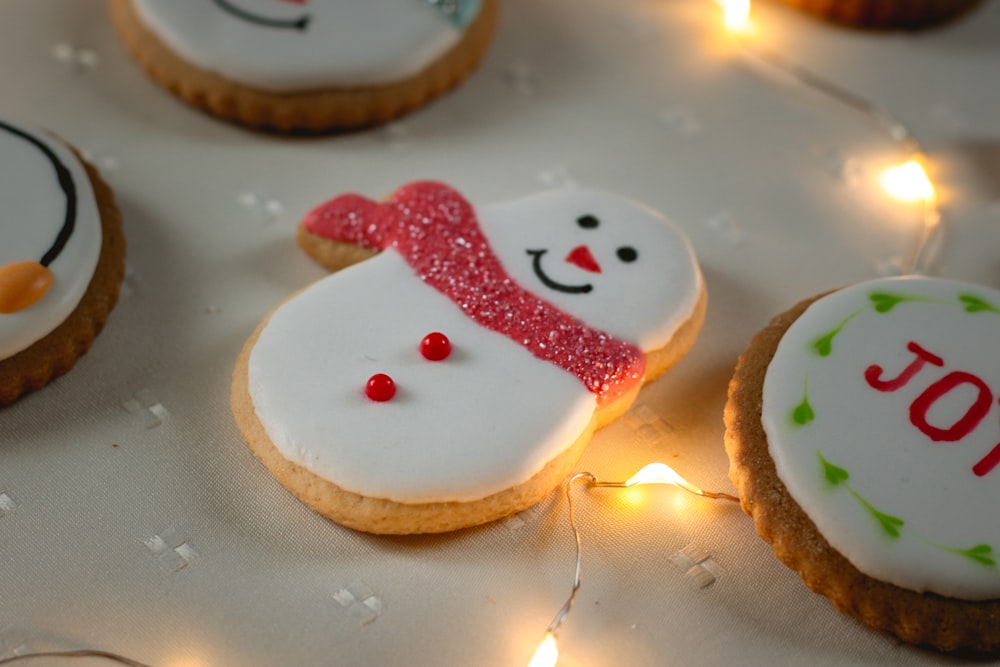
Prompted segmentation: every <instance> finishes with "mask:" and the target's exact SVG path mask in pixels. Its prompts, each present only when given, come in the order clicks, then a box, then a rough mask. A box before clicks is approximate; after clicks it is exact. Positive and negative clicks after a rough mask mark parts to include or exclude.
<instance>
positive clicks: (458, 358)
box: [248, 186, 701, 503]
mask: <svg viewBox="0 0 1000 667" xmlns="http://www.w3.org/2000/svg"><path fill="white" fill-rule="evenodd" d="M417 189H419V187H418V188H417ZM426 190H427V191H430V192H431V198H432V199H433V193H434V192H435V189H434V187H433V186H431V187H429V188H426ZM421 204H423V205H427V206H428V207H430V208H433V203H432V202H428V200H426V199H423V200H421ZM372 206H374V204H372ZM415 206H417V205H416V204H415ZM408 210H412V209H408ZM583 216H592V217H595V218H598V217H599V224H598V225H597V226H596V227H594V226H591V227H589V228H586V229H584V228H581V227H580V226H579V224H578V218H580V217H583ZM475 217H476V219H478V220H479V221H480V223H481V225H482V230H483V232H484V233H485V236H486V237H487V239H488V240H489V242H490V245H491V246H492V247H493V249H494V250H495V251H496V255H497V256H498V257H499V258H500V260H501V261H502V263H503V265H504V267H505V268H506V270H507V271H508V272H509V273H510V274H511V275H512V276H514V277H516V279H517V281H518V282H521V281H522V280H523V281H524V283H523V285H522V286H523V287H526V288H527V289H529V290H530V291H531V292H533V293H535V294H539V295H541V296H543V297H544V298H546V299H548V298H551V299H552V300H553V301H556V302H557V303H558V302H559V300H560V299H561V297H560V296H559V295H561V294H565V296H566V302H567V303H569V304H570V305H569V306H568V307H567V309H566V310H567V312H569V313H570V314H572V315H574V316H577V317H580V318H586V317H590V316H591V315H593V316H594V317H595V318H596V319H599V320H604V319H607V320H608V321H611V320H614V321H615V323H616V324H618V325H619V326H618V328H619V329H620V330H621V332H619V333H618V335H619V336H622V337H624V339H625V340H632V341H638V340H644V341H654V343H655V342H656V341H660V340H661V339H662V336H663V335H664V332H665V331H667V330H669V333H673V330H675V329H676V328H677V327H679V326H680V325H681V324H682V323H683V322H684V321H686V320H687V319H688V318H690V317H691V315H692V313H693V311H694V309H695V307H696V305H697V303H698V298H699V295H700V293H701V275H700V273H699V270H698V267H697V264H696V262H695V260H694V256H693V253H692V252H691V249H690V247H689V245H688V244H687V241H686V240H685V239H684V237H683V235H682V234H681V233H680V232H679V230H677V228H675V227H674V226H673V225H670V224H669V223H667V222H666V221H665V220H663V219H662V218H660V217H659V216H656V215H653V214H651V213H650V212H649V211H647V210H645V209H642V208H638V207H636V206H635V205H634V204H632V203H630V202H627V201H624V200H621V199H618V198H614V197H611V196H609V195H604V194H596V193H589V192H571V193H567V192H559V193H548V194H546V195H544V196H540V197H537V198H531V199H528V200H525V201H524V202H523V206H522V205H520V204H511V205H506V204H505V205H500V206H489V207H484V208H482V209H479V210H477V211H476V214H475ZM383 222H384V220H383ZM456 224H460V223H458V222H456ZM544 229H547V231H543V230H544ZM439 243H440V237H439V236H437V235H434V234H433V232H432V233H431V234H430V235H429V236H428V244H430V245H431V246H437V245H438V244H439ZM464 243H465V240H464V239H463V238H457V239H455V244H456V246H458V247H464V246H463V244H464ZM581 246H586V247H587V248H588V251H587V253H583V252H582V251H579V250H577V249H578V248H580V247H581ZM624 246H632V247H633V248H634V249H635V248H637V249H638V253H639V256H638V258H633V259H632V261H628V262H622V261H621V260H620V259H619V257H618V254H617V253H618V251H619V249H620V248H622V247H624ZM539 248H544V249H546V250H548V251H549V252H548V253H546V254H544V255H543V256H542V259H543V260H544V262H543V266H544V269H545V271H546V274H547V275H550V276H551V278H550V279H552V280H554V281H557V282H558V281H564V283H563V282H559V284H565V285H570V286H572V285H579V284H583V283H588V284H592V285H593V288H592V289H591V290H590V291H588V292H586V293H573V294H569V293H563V292H560V291H559V290H553V289H551V288H550V287H548V286H546V285H545V284H544V283H543V282H541V280H540V278H539V277H538V275H537V274H536V272H535V271H534V269H533V263H534V257H535V255H532V254H530V253H529V252H528V251H529V250H533V249H534V250H537V249H539ZM446 254H447V255H448V257H452V255H451V254H450V253H446ZM583 254H588V255H590V258H589V260H582V259H581V256H582V255H583ZM623 254H624V255H625V256H626V257H629V256H630V255H629V253H623ZM570 255H572V261H569V262H567V261H565V260H566V259H567V257H568V256H570ZM469 259H470V260H471V261H473V262H475V261H477V260H476V257H475V256H473V257H470V258H469ZM674 261H676V262H677V263H678V265H679V267H680V268H679V269H678V270H677V271H676V273H675V271H674V270H673V269H671V268H669V267H668V266H667V265H666V262H674ZM595 263H596V264H597V265H599V266H600V272H597V271H595V270H594V264H595ZM615 263H618V264H621V268H619V267H616V266H614V264H615ZM581 264H582V265H583V266H581ZM463 265H464V262H462V261H460V260H457V259H456V260H451V259H449V261H447V262H444V263H442V264H440V265H436V266H438V267H451V268H454V270H456V271H457V272H458V273H461V274H462V275H460V276H457V277H456V279H457V280H460V281H469V280H474V278H470V277H469V276H470V275H475V272H474V271H473V272H471V273H469V274H465V273H464V269H462V266H463ZM525 267H527V268H525ZM584 267H588V268H584ZM661 273H665V274H666V275H667V276H670V277H671V279H670V280H667V279H661V275H660V274H661ZM637 290H639V291H641V290H649V291H650V292H654V296H653V297H646V296H643V295H641V293H640V292H637ZM632 297H635V298H634V299H633V298H632ZM588 302H591V303H589V305H588ZM515 311H516V308H513V309H511V312H515ZM651 312H652V314H650V313H651ZM618 320H621V321H618ZM588 324H591V323H589V322H588ZM671 327H672V328H671ZM431 332H441V333H443V334H445V335H446V336H447V337H448V339H449V340H450V342H451V345H452V348H453V349H452V352H451V354H450V355H449V356H448V357H447V358H446V359H444V360H442V361H428V360H426V359H424V358H423V357H422V355H421V353H420V350H419V345H420V342H421V340H422V339H423V338H424V336H426V335H427V334H429V333H431ZM651 332H652V333H651ZM667 335H669V334H667ZM661 344H662V343H661ZM646 349H650V348H646ZM577 354H579V355H580V356H581V357H586V356H588V355H593V354H594V351H589V350H588V351H585V350H580V351H579V352H577ZM248 367H249V391H250V395H251V398H252V399H253V403H254V406H255V410H256V414H257V417H258V418H259V419H260V421H261V423H262V424H263V425H264V427H265V429H266V431H267V433H268V436H269V437H270V439H271V441H272V442H273V443H274V445H275V447H276V448H277V449H278V450H279V451H281V453H282V454H283V455H284V456H285V457H286V458H288V459H289V460H291V461H293V462H295V463H298V464H299V465H303V466H305V467H306V468H308V469H310V470H311V471H312V472H314V473H316V474H318V475H319V476H321V477H324V478H326V479H329V480H331V481H333V482H334V483H336V484H337V485H338V486H341V487H342V488H345V489H348V490H350V491H354V492H356V493H360V494H362V495H365V496H370V497H380V498H388V499H391V500H395V501H397V502H404V503H424V502H434V501H471V500H478V499H481V498H484V497H485V496H488V495H490V494H492V493H495V492H498V491H502V490H504V489H508V488H511V487H513V486H516V485H518V484H521V483H524V482H526V481H527V480H528V479H529V478H530V477H531V476H532V475H534V474H535V473H537V472H538V471H539V470H541V468H542V467H543V466H544V465H545V464H546V463H547V462H548V461H550V460H552V459H553V458H555V457H556V456H558V455H559V454H560V453H562V452H563V451H565V450H566V449H567V448H568V447H569V446H571V445H572V444H573V443H574V442H575V441H576V439H577V438H578V437H579V436H580V434H581V433H583V431H584V429H585V428H586V427H587V425H588V423H589V422H590V420H591V418H592V416H593V413H594V410H595V409H596V407H597V398H596V395H595V393H594V392H593V391H591V390H590V389H589V388H588V386H587V385H586V384H584V383H583V382H582V381H581V379H580V378H579V377H577V376H576V375H574V373H572V372H568V371H567V370H566V368H563V367H560V366H559V365H557V364H556V363H552V362H550V361H546V360H543V359H541V358H539V357H538V356H536V355H535V354H533V353H532V352H531V351H530V350H529V349H528V347H527V346H526V345H524V344H523V343H522V342H520V341H518V340H514V339H513V338H512V337H511V335H509V332H497V331H493V330H490V329H487V328H485V327H484V326H482V325H480V324H477V323H476V322H475V321H473V319H471V318H470V317H469V316H468V315H467V314H466V313H465V312H463V310H462V308H461V307H460V306H459V305H458V304H457V303H456V301H454V300H453V299H452V298H450V297H449V296H448V295H446V294H445V293H442V292H441V291H439V290H438V289H436V288H435V287H433V286H432V285H431V284H429V283H427V282H424V281H422V280H420V279H419V278H418V277H417V275H416V274H415V273H414V268H413V267H412V266H411V265H410V264H408V263H407V261H406V260H405V259H404V257H403V255H401V254H400V253H399V252H397V251H396V249H394V248H393V247H390V248H388V249H386V250H384V251H383V252H381V253H380V254H379V255H377V256H375V257H374V258H372V259H369V260H367V261H365V262H362V263H361V264H359V265H355V266H353V267H350V268H348V269H345V270H342V271H340V272H338V273H335V274H333V275H331V276H329V277H328V278H325V279H323V280H321V281H320V282H318V283H317V284H315V285H313V286H312V287H310V288H308V289H307V290H305V291H304V292H302V293H300V294H298V295H296V296H295V297H293V298H291V299H290V300H289V301H287V302H286V303H285V304H283V305H282V306H280V307H279V308H278V309H277V310H276V311H275V312H274V313H273V314H272V316H271V318H270V320H269V321H268V323H267V324H266V326H265V327H264V328H263V330H262V332H261V335H260V337H259V338H258V340H257V343H256V345H255V346H254V348H253V350H252V352H251V354H250V358H249V363H248ZM376 373H386V374H388V375H389V376H391V377H392V378H393V379H394V380H395V382H396V386H397V388H398V391H397V394H396V396H395V397H393V398H392V399H391V400H389V401H386V402H384V403H382V402H376V401H373V400H371V399H369V398H367V397H366V395H365V391H364V386H365V382H366V381H367V379H368V378H369V377H371V376H372V375H374V374H376Z"/></svg>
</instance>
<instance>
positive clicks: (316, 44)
mask: <svg viewBox="0 0 1000 667" xmlns="http://www.w3.org/2000/svg"><path fill="white" fill-rule="evenodd" d="M134 1H135V7H136V10H137V11H138V13H139V16H140V17H141V18H142V20H143V22H144V23H145V24H146V26H147V27H148V28H149V29H150V30H151V31H152V32H154V33H155V34H157V35H158V36H159V37H160V39H161V40H163V42H164V43H165V44H167V45H168V46H169V47H170V48H171V49H172V50H174V51H175V52H176V53H177V54H178V55H179V56H181V57H182V58H184V59H185V60H187V61H188V62H190V63H192V64H194V65H196V66H198V67H200V68H202V69H205V70H208V71H211V72H214V73H216V74H218V75H220V76H222V77H223V78H226V79H229V80H231V81H235V82H238V83H242V84H244V85H248V86H252V87H256V88H261V89H264V90H270V91H274V92H287V91H293V90H305V89H310V88H328V87H342V86H365V85H375V84H383V83H393V82H396V81H400V80H404V79H407V78H409V77H411V76H414V75H416V74H418V73H419V72H420V71H422V70H423V69H424V68H425V67H427V66H429V65H430V64H431V63H433V62H434V61H435V60H436V59H437V58H439V57H440V56H441V55H442V54H443V53H445V52H446V51H447V50H448V49H450V48H451V47H452V46H453V45H454V44H456V43H457V42H458V40H459V38H460V36H461V32H460V30H459V29H458V28H457V27H455V26H454V25H453V24H452V23H451V22H449V20H448V19H447V18H446V17H445V16H444V15H443V14H442V13H441V11H440V10H438V9H435V8H434V6H433V5H432V4H431V3H430V2H427V0H364V1H363V2H360V1H354V2H344V1H343V0H309V1H308V2H277V1H275V0H225V4H227V5H228V6H230V7H232V8H233V11H226V10H224V9H223V8H222V7H221V6H220V3H217V2H213V1H211V0H198V1H197V2H188V1H180V2H178V0H134ZM239 13H244V14H247V15H253V16H255V17H260V18H263V19H269V20H273V21H279V22H280V21H291V22H294V21H296V20H297V19H300V18H301V17H304V16H308V17H309V20H308V26H307V27H306V28H305V29H304V30H300V29H295V28H282V27H268V25H265V24H262V23H256V22H253V21H248V20H245V19H243V18H239V16H237V14H239Z"/></svg>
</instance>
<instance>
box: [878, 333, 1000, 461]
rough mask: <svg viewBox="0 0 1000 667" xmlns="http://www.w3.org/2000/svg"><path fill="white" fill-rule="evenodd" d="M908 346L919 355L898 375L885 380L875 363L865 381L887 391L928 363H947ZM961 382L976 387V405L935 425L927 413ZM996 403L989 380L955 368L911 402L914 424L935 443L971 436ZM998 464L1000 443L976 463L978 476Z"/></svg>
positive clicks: (895, 388)
mask: <svg viewBox="0 0 1000 667" xmlns="http://www.w3.org/2000/svg"><path fill="white" fill-rule="evenodd" d="M906 349H907V350H909V351H910V352H912V353H913V354H914V355H915V358H914V359H913V361H911V362H910V363H909V365H907V367H906V368H904V369H903V371H902V372H901V373H900V374H899V375H897V376H896V377H894V378H890V379H883V377H882V374H883V373H884V369H883V368H882V367H881V366H879V365H878V364H872V365H871V366H869V367H868V368H866V369H865V381H866V382H867V383H868V385H869V386H870V387H871V388H872V389H876V390H878V391H884V392H889V391H896V390H898V389H901V388H902V387H904V386H905V385H906V384H907V383H908V382H909V381H910V380H912V379H913V377H914V376H915V375H916V374H917V373H919V372H920V371H921V370H922V369H923V368H924V366H926V365H927V364H932V365H934V366H942V367H943V366H944V360H943V359H942V358H941V357H939V356H937V355H936V354H934V353H933V352H929V351H928V350H925V349H924V348H922V347H921V346H920V345H918V344H917V343H915V342H913V341H910V342H909V343H907V344H906ZM961 385H971V386H972V387H974V388H975V389H976V391H977V395H976V399H975V400H974V401H973V402H972V405H970V406H969V407H968V409H967V410H966V411H965V414H964V415H962V416H961V417H960V418H959V419H958V420H957V421H955V423H954V424H952V425H951V426H949V427H947V428H941V427H939V426H934V425H933V424H931V423H930V422H929V421H928V420H927V413H928V411H930V409H931V407H933V405H934V404H935V403H936V402H937V401H938V400H940V399H941V398H942V397H944V396H945V395H946V394H948V393H949V392H951V391H952V390H954V389H956V388H958V387H959V386H961ZM992 403H993V393H992V392H991V391H990V388H989V387H988V386H987V385H986V383H985V382H983V381H982V380H981V379H979V378H978V377H976V376H975V375H973V374H972V373H966V372H964V371H953V372H951V373H948V374H947V375H945V376H944V377H943V378H941V379H940V380H938V381H937V382H935V383H934V384H932V385H930V386H929V387H927V389H925V390H924V391H923V393H922V394H920V395H919V396H917V398H916V399H914V401H913V403H911V404H910V423H911V424H913V425H914V426H915V427H917V428H918V429H919V430H920V432H921V433H923V434H924V435H926V436H927V437H929V438H930V439H931V440H933V441H934V442H955V441H957V440H961V439H962V438H964V437H965V436H967V435H968V434H969V433H971V432H972V431H973V429H975V428H976V427H977V426H978V425H979V422H981V421H982V420H983V418H984V417H985V416H986V415H987V413H989V411H990V406H991V405H992ZM997 466H1000V443H997V445H996V446H994V447H993V449H991V450H990V451H989V453H988V454H986V456H984V457H983V458H982V459H980V460H979V462H978V463H976V464H975V465H974V466H972V472H973V473H974V474H975V475H976V476H977V477H982V476H984V475H986V474H987V473H989V472H991V471H992V470H993V469H994V468H996V467H997Z"/></svg>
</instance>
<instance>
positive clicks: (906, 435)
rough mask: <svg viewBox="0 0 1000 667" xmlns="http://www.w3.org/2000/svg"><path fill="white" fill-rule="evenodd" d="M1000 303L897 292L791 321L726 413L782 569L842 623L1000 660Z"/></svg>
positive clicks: (952, 288) (834, 298)
mask: <svg viewBox="0 0 1000 667" xmlns="http://www.w3.org/2000/svg"><path fill="white" fill-rule="evenodd" d="M998 341H1000V291H997V290H993V289H989V288H985V287H981V286H977V285H970V284H967V283H962V282H957V281H951V280H941V279H931V278H914V277H910V278H894V279H881V280H874V281H870V282H865V283H861V284H858V285H854V286H851V287H847V288H844V289H841V290H838V291H836V292H833V293H830V294H828V295H824V296H822V297H819V298H814V299H810V300H808V301H805V302H803V303H801V304H799V305H798V306H796V307H794V308H792V309H791V310H789V311H787V312H786V313H784V314H782V315H779V316H778V317H776V318H775V319H774V320H773V321H772V322H771V324H770V325H769V326H768V327H767V328H765V329H764V330H763V331H761V332H760V333H759V334H757V336H756V337H755V338H754V339H753V341H752V342H751V343H750V346H749V348H748V349H747V351H746V352H745V353H744V354H743V356H742V357H741V358H740V361H739V364H738V366H737V369H736V372H735V374H734V377H733V380H732V383H731V384H730V390H729V401H728V403H727V405H726V413H725V421H726V448H727V450H728V452H729V457H730V462H731V466H730V476H731V477H732V479H733V482H734V484H735V485H736V487H737V488H738V489H739V490H740V498H741V501H742V504H743V508H744V510H745V511H746V512H747V513H748V514H750V515H751V516H752V517H753V519H754V522H755V524H756V526H757V531H758V533H760V535H761V536H762V537H763V538H764V539H765V540H767V541H768V542H769V543H770V544H771V546H772V547H773V548H774V551H775V554H776V555H777V556H778V557H779V558H780V559H781V560H782V561H783V562H784V563H785V564H786V565H788V566H789V567H791V568H792V569H794V570H796V571H797V572H798V573H799V574H800V575H801V576H802V579H803V580H804V581H805V583H806V584H807V585H808V586H809V587H810V588H812V589H813V590H815V591H817V592H819V593H821V594H823V595H825V596H827V597H828V598H829V599H830V600H831V601H832V602H833V603H834V605H836V606H837V608H839V609H840V610H841V611H844V612H846V613H849V614H851V615H854V616H856V617H858V618H859V619H861V620H862V621H864V622H865V623H867V624H869V625H871V626H873V627H875V628H878V629H881V630H887V631H889V632H892V633H895V634H896V635H898V636H899V637H900V638H901V639H903V640H905V641H908V642H912V643H916V644H928V645H931V646H935V647H937V648H939V649H943V650H948V651H976V652H996V651H997V650H1000V626H998V625H997V622H996V619H997V618H998V617H1000V567H998V564H997V563H998V560H1000V553H998V550H1000V542H998V539H1000V512H997V507H998V505H1000V444H997V443H998V442H1000V403H998V398H1000V356H998V355H997V354H996V347H997V342H998Z"/></svg>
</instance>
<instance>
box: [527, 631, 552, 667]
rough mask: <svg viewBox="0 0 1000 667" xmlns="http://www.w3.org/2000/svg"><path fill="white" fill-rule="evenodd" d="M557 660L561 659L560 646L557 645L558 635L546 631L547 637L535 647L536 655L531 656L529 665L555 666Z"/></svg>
mask: <svg viewBox="0 0 1000 667" xmlns="http://www.w3.org/2000/svg"><path fill="white" fill-rule="evenodd" d="M557 660H559V647H558V646H556V636H555V635H554V634H552V633H551V632H546V633H545V639H543V640H542V643H541V644H539V645H538V648H537V649H535V655H533V656H532V657H531V662H529V663H528V667H555V664H556V661H557Z"/></svg>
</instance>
